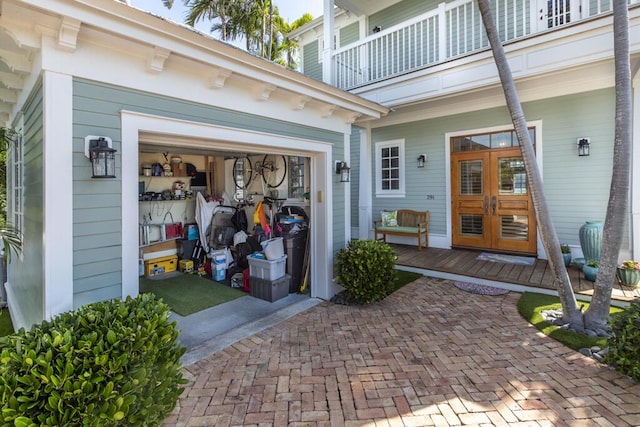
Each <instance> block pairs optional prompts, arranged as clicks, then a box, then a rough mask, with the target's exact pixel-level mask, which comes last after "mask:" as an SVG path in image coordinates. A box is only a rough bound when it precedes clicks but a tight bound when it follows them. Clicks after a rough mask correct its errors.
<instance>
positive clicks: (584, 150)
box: [577, 138, 591, 157]
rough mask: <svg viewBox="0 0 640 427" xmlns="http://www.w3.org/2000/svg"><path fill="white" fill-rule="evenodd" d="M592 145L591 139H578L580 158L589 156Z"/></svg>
mask: <svg viewBox="0 0 640 427" xmlns="http://www.w3.org/2000/svg"><path fill="white" fill-rule="evenodd" d="M590 145H591V140H590V139H589V138H578V143H577V146H578V156H580V157H584V156H588V155H589V146H590Z"/></svg>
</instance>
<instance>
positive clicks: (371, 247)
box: [337, 240, 397, 304]
mask: <svg viewBox="0 0 640 427" xmlns="http://www.w3.org/2000/svg"><path fill="white" fill-rule="evenodd" d="M396 259H397V256H396V253H395V252H394V250H393V249H392V248H391V246H389V245H387V244H386V243H383V242H378V241H375V240H352V241H350V242H349V245H348V246H347V247H346V248H344V249H340V251H338V256H337V269H338V275H337V280H338V283H340V285H342V287H344V288H345V291H346V292H347V293H348V295H349V297H350V298H351V299H352V300H353V301H354V302H356V303H359V304H368V303H371V302H375V301H380V300H382V299H384V298H385V297H386V296H387V295H389V294H390V293H391V292H393V291H394V290H395V287H394V283H395V280H396V275H397V272H396V270H395V269H394V266H395V263H396Z"/></svg>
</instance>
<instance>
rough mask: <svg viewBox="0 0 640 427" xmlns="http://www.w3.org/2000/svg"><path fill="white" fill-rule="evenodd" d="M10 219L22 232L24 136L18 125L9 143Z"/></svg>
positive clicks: (21, 128)
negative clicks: (10, 163) (10, 166)
mask: <svg viewBox="0 0 640 427" xmlns="http://www.w3.org/2000/svg"><path fill="white" fill-rule="evenodd" d="M11 158H12V160H13V161H12V168H11V173H12V176H11V187H12V188H11V195H12V203H11V218H12V220H13V226H14V227H15V228H16V229H17V230H19V231H20V232H21V233H23V232H24V136H23V127H22V124H21V125H20V127H19V129H18V131H17V132H16V133H15V135H14V138H13V141H12V143H11Z"/></svg>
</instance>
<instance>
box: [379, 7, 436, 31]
mask: <svg viewBox="0 0 640 427" xmlns="http://www.w3.org/2000/svg"><path fill="white" fill-rule="evenodd" d="M439 3H442V2H441V1H435V0H427V1H425V0H405V1H401V2H400V3H396V4H394V5H393V6H389V7H388V8H386V9H382V10H381V11H380V12H377V13H374V14H373V15H371V16H370V17H369V32H371V30H372V29H373V28H374V27H378V26H379V27H380V28H382V30H386V29H387V28H390V27H393V26H394V25H397V24H400V23H401V22H404V21H407V20H409V19H411V18H413V17H414V16H418V15H422V14H423V13H427V12H429V11H431V10H433V9H437V8H438V4H439Z"/></svg>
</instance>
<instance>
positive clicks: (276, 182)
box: [262, 154, 287, 188]
mask: <svg viewBox="0 0 640 427" xmlns="http://www.w3.org/2000/svg"><path fill="white" fill-rule="evenodd" d="M286 176H287V159H286V158H285V157H284V156H276V155H273V154H267V155H266V156H264V159H262V179H263V180H264V183H265V184H267V187H269V188H278V187H280V186H281V185H282V183H283V182H284V178H285V177H286Z"/></svg>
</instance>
